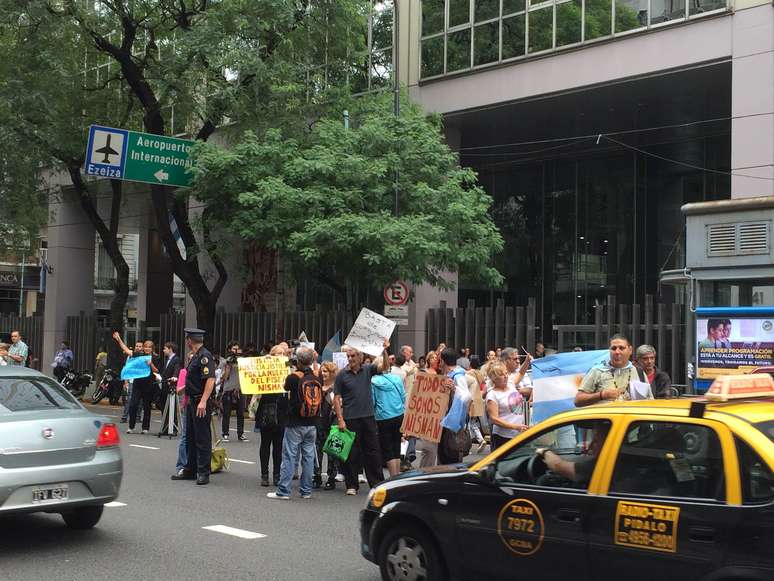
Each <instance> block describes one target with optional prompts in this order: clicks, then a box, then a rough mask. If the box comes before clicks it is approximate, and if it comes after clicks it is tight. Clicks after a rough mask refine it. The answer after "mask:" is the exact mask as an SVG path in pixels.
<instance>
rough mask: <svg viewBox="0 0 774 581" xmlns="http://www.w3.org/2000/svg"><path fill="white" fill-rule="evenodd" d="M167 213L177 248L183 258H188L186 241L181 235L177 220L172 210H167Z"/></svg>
mask: <svg viewBox="0 0 774 581" xmlns="http://www.w3.org/2000/svg"><path fill="white" fill-rule="evenodd" d="M167 214H168V215H169V229H170V230H171V231H172V238H174V239H175V244H177V249H178V250H179V251H180V256H181V258H182V259H183V260H186V251H185V242H183V237H182V236H181V235H180V229H179V228H178V227H177V220H175V217H174V216H173V215H172V212H167ZM165 252H166V249H165Z"/></svg>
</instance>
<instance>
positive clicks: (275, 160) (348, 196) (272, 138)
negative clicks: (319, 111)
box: [192, 96, 503, 302]
mask: <svg viewBox="0 0 774 581" xmlns="http://www.w3.org/2000/svg"><path fill="white" fill-rule="evenodd" d="M392 111H393V109H392V101H391V100H390V98H389V97H387V96H375V97H363V98H361V99H360V100H358V101H357V102H355V103H353V110H352V111H351V112H350V116H349V118H350V121H351V122H350V126H349V127H346V126H345V124H344V123H342V118H341V116H340V115H336V116H333V115H328V116H325V117H323V118H321V119H320V120H318V121H317V122H315V123H314V124H313V126H312V128H311V130H310V131H309V132H307V133H306V134H301V135H291V136H287V135H285V134H284V133H283V131H282V130H281V128H272V129H269V130H266V131H262V132H254V131H247V132H246V133H245V134H244V135H243V136H242V137H241V139H239V140H238V141H237V143H235V144H234V145H233V146H229V147H223V146H219V145H216V144H201V145H199V146H197V151H196V160H197V163H196V167H195V170H194V175H195V180H194V184H193V186H192V190H193V193H194V195H195V196H196V197H197V198H198V199H200V200H202V201H204V202H205V203H206V204H207V205H208V208H209V212H210V214H209V218H210V219H211V220H212V221H213V222H214V223H217V224H218V225H219V226H221V227H222V228H224V229H227V230H229V231H231V232H235V233H238V234H239V236H240V237H242V238H243V239H245V240H249V241H255V242H257V243H259V244H261V245H264V246H267V247H270V248H273V249H276V250H277V251H279V253H280V254H281V256H282V259H283V260H285V261H288V262H289V263H290V264H291V265H293V266H294V268H295V270H303V271H304V272H306V273H308V274H310V275H311V276H313V277H315V278H316V279H317V280H319V281H320V282H322V283H324V284H326V285H328V286H329V287H330V288H332V289H334V290H335V291H336V292H337V293H338V295H339V296H340V298H341V300H342V302H344V300H345V297H346V293H345V289H346V285H347V284H360V285H362V286H376V287H378V286H381V285H384V284H385V283H388V282H391V281H393V280H395V279H403V280H408V281H411V282H414V283H424V282H428V283H431V284H433V285H440V286H444V285H447V284H448V282H447V281H446V280H445V278H444V276H445V274H446V273H448V272H459V274H460V275H461V276H464V277H466V278H469V279H473V280H477V281H480V282H482V283H484V284H488V285H493V286H497V285H499V284H501V282H502V277H501V275H500V274H499V273H498V272H497V270H495V269H494V268H492V267H491V266H490V261H491V258H492V256H493V254H495V253H497V252H499V251H501V250H502V247H503V241H502V238H501V236H500V233H499V232H498V230H497V228H496V227H495V225H494V224H493V223H492V221H491V219H490V217H489V215H488V210H489V207H490V205H491V204H492V199H491V197H490V196H489V195H487V194H486V193H485V192H484V190H483V189H482V188H481V187H480V186H479V185H478V184H477V182H476V175H475V173H474V172H473V171H472V170H470V169H465V168H462V167H460V166H459V163H458V157H457V155H456V154H455V153H453V152H452V151H450V150H449V147H448V146H447V145H446V144H445V142H444V136H443V132H442V127H441V123H440V118H439V117H437V116H428V115H426V114H425V113H424V112H422V111H421V110H420V109H419V107H417V106H416V105H410V104H408V103H404V104H403V105H402V114H401V116H400V117H395V116H394V115H393V112H392ZM396 175H397V176H398V182H397V188H395V183H394V179H395V176H396ZM396 191H397V199H396Z"/></svg>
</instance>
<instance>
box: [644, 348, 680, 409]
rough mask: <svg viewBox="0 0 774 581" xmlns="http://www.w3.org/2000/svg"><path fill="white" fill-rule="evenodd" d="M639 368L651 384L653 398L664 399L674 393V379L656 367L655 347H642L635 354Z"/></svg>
mask: <svg viewBox="0 0 774 581" xmlns="http://www.w3.org/2000/svg"><path fill="white" fill-rule="evenodd" d="M635 360H636V361H637V367H639V368H640V369H642V371H643V372H644V373H645V377H646V378H647V380H648V383H649V384H650V389H651V391H652V392H653V397H656V398H664V397H668V396H669V395H670V392H671V391H672V379H671V378H670V377H669V375H668V374H667V373H666V372H665V371H661V370H660V369H659V368H658V367H656V349H655V348H654V347H653V345H640V346H639V347H637V351H636V352H635Z"/></svg>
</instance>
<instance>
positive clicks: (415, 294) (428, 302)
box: [394, 273, 458, 359]
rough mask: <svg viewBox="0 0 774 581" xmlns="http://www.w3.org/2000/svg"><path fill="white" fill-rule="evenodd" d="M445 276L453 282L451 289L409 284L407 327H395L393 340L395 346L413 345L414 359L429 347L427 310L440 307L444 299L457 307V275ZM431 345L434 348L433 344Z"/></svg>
mask: <svg viewBox="0 0 774 581" xmlns="http://www.w3.org/2000/svg"><path fill="white" fill-rule="evenodd" d="M445 278H446V280H448V281H449V282H451V283H453V284H454V288H453V289H452V290H442V289H439V288H436V287H433V286H430V285H429V284H421V285H409V290H410V293H411V301H410V302H409V324H408V326H407V327H397V329H398V334H397V335H396V338H395V340H394V342H395V348H397V347H398V346H399V345H398V344H401V345H405V344H408V345H411V346H412V347H414V358H415V359H419V357H420V355H424V354H425V353H426V352H427V350H428V349H429V348H430V346H428V345H426V344H425V331H426V329H427V321H426V315H427V310H428V309H433V308H438V307H440V306H441V301H444V302H445V303H446V306H447V307H449V308H452V309H456V308H457V300H458V299H457V275H456V274H455V273H447V274H446V275H445ZM432 347H433V348H435V345H433V346H432ZM454 347H456V345H454Z"/></svg>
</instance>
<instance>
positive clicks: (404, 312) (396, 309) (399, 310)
mask: <svg viewBox="0 0 774 581" xmlns="http://www.w3.org/2000/svg"><path fill="white" fill-rule="evenodd" d="M384 316H385V317H388V318H390V319H405V318H407V317H408V316H409V312H408V305H399V306H392V305H384Z"/></svg>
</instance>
